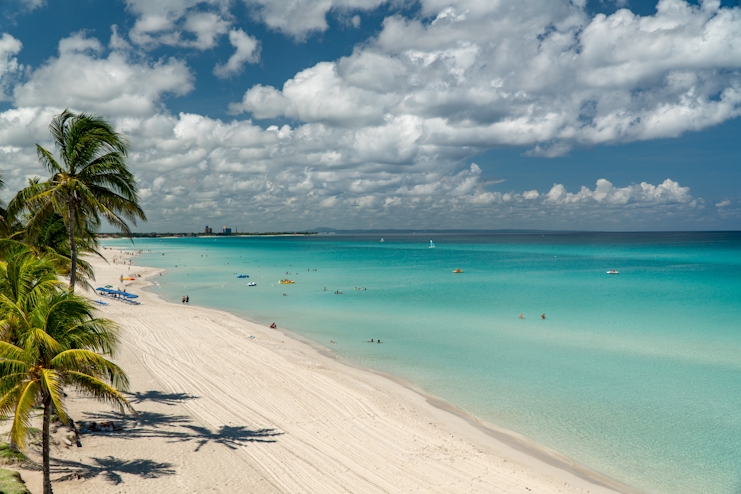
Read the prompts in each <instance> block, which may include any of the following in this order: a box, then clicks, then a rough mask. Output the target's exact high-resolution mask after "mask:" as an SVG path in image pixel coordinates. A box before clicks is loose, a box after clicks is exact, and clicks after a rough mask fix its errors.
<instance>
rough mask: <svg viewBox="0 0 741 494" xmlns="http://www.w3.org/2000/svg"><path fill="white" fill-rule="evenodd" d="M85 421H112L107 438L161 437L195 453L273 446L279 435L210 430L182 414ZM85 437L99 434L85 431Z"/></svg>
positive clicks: (109, 415)
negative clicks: (208, 448)
mask: <svg viewBox="0 0 741 494" xmlns="http://www.w3.org/2000/svg"><path fill="white" fill-rule="evenodd" d="M85 415H86V420H87V421H94V422H104V423H105V422H115V423H117V424H120V430H115V431H113V432H104V433H102V434H105V435H107V436H111V437H116V438H119V439H125V440H130V439H141V438H162V439H166V440H168V442H191V441H192V442H193V443H195V444H196V447H195V450H194V451H199V450H200V449H201V448H202V447H203V446H205V445H206V444H209V443H213V444H220V445H223V446H226V447H227V448H229V449H237V448H239V447H240V446H245V445H246V444H248V443H254V442H260V443H274V442H276V439H275V437H276V436H280V435H282V434H283V432H280V431H277V430H276V429H249V428H247V427H245V426H233V425H222V426H221V427H219V428H218V429H215V430H212V429H209V428H208V427H205V426H201V425H197V424H194V423H193V420H192V419H191V418H190V417H187V416H185V415H171V414H167V413H158V412H147V411H141V412H139V414H138V415H137V416H126V417H122V416H121V415H119V414H117V413H115V412H105V413H87V414H85ZM86 434H99V433H98V432H88V433H86Z"/></svg>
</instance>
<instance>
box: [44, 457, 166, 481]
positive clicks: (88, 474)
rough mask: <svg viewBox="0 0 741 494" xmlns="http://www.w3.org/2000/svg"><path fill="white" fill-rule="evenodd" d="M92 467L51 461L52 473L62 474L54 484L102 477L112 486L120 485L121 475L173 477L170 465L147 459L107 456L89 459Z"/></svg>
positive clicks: (72, 462) (154, 477)
mask: <svg viewBox="0 0 741 494" xmlns="http://www.w3.org/2000/svg"><path fill="white" fill-rule="evenodd" d="M91 459H92V463H93V464H92V465H88V464H85V463H81V462H77V461H69V460H56V459H55V460H52V462H51V465H52V471H53V472H54V473H63V474H64V475H62V476H61V477H58V478H56V479H55V481H56V482H59V481H62V482H63V481H66V480H73V479H92V478H95V477H98V476H103V477H104V478H105V479H106V480H108V481H109V482H111V483H113V484H116V485H118V484H121V483H122V482H123V478H122V477H121V474H123V473H126V474H129V475H136V476H138V477H141V478H144V479H156V478H159V477H164V476H166V475H175V473H176V472H175V469H174V468H172V467H173V465H172V463H161V462H156V461H152V460H147V459H136V460H121V459H118V458H114V457H113V456H108V457H106V458H91Z"/></svg>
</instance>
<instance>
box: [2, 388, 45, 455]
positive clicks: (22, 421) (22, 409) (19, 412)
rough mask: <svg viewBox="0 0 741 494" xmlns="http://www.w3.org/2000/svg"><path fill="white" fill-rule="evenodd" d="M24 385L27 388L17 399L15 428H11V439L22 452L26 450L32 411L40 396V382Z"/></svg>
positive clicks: (14, 419)
mask: <svg viewBox="0 0 741 494" xmlns="http://www.w3.org/2000/svg"><path fill="white" fill-rule="evenodd" d="M23 384H25V387H23V388H22V391H21V392H20V393H19V394H20V396H18V397H17V400H16V407H15V415H14V416H13V426H12V427H11V428H10V438H11V439H12V440H13V441H14V442H15V443H16V444H17V445H18V448H19V449H20V450H21V451H25V450H26V436H27V435H28V428H29V426H30V425H31V417H30V415H31V410H33V406H34V404H35V403H36V400H37V399H38V397H39V394H40V393H39V392H40V386H39V383H38V381H29V382H26V383H23ZM3 398H4V397H3Z"/></svg>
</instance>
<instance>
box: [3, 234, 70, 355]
mask: <svg viewBox="0 0 741 494" xmlns="http://www.w3.org/2000/svg"><path fill="white" fill-rule="evenodd" d="M0 252H2V257H3V259H4V260H3V261H0V297H4V298H3V300H4V302H5V308H6V310H4V311H2V312H0V340H2V341H8V342H10V343H14V344H17V343H18V342H19V336H18V334H19V331H18V330H19V329H20V328H21V327H22V326H23V324H22V323H21V322H19V321H18V320H17V316H18V315H19V314H27V313H29V312H31V310H32V309H33V307H34V306H35V305H36V304H37V303H38V301H39V300H40V299H42V298H43V297H45V296H48V295H51V294H53V293H55V292H58V291H60V289H61V288H62V282H61V281H59V278H58V271H57V264H58V263H57V262H56V260H55V259H54V258H53V257H51V256H49V255H46V254H44V255H41V256H37V255H36V254H35V253H34V252H33V251H31V250H30V249H29V248H28V247H27V246H26V245H24V244H22V243H19V242H15V241H13V240H0ZM8 304H13V305H14V307H15V309H14V310H12V311H8V310H7V307H8Z"/></svg>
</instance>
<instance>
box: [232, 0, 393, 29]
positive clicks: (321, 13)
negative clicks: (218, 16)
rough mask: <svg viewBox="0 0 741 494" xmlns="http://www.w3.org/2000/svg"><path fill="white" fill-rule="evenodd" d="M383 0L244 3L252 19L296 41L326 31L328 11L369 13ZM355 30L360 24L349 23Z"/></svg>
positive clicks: (256, 0) (260, 0) (248, 0)
mask: <svg viewBox="0 0 741 494" xmlns="http://www.w3.org/2000/svg"><path fill="white" fill-rule="evenodd" d="M386 2H387V0H319V1H317V0H244V3H245V4H246V5H247V6H248V7H250V8H251V9H252V11H253V13H254V17H255V18H257V19H259V20H260V21H262V22H264V23H265V24H267V25H268V26H269V27H270V28H272V29H275V30H278V31H281V32H283V33H286V34H288V35H290V36H293V37H294V38H297V39H304V38H306V36H307V35H309V34H311V33H313V32H324V31H326V30H327V27H328V26H327V14H328V13H329V12H330V11H331V10H334V11H337V12H350V11H357V10H373V9H375V8H376V7H378V6H379V5H382V4H384V3H386ZM351 22H352V24H353V25H354V26H355V27H358V26H359V25H360V18H359V17H358V18H357V21H355V20H354V19H352V20H351Z"/></svg>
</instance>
